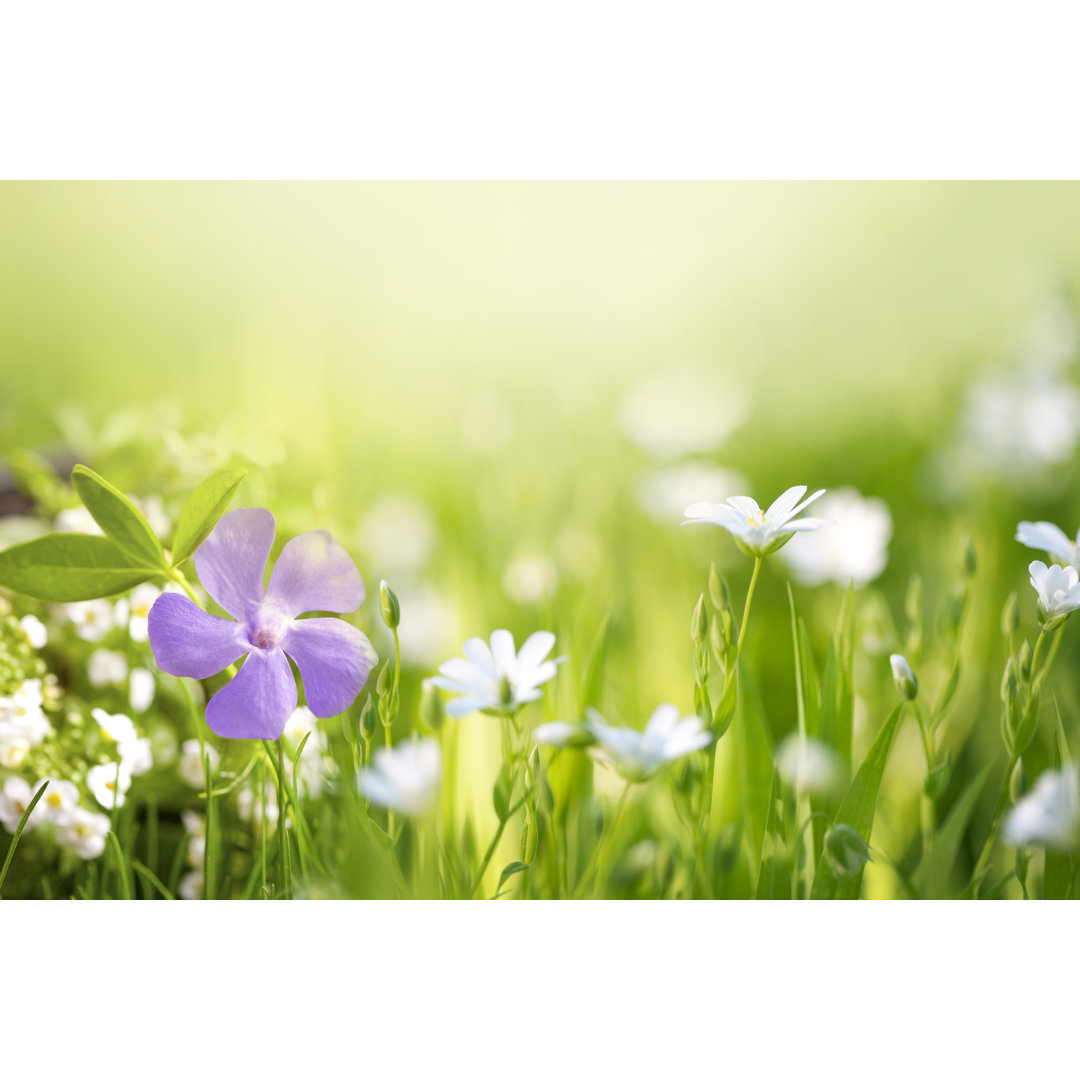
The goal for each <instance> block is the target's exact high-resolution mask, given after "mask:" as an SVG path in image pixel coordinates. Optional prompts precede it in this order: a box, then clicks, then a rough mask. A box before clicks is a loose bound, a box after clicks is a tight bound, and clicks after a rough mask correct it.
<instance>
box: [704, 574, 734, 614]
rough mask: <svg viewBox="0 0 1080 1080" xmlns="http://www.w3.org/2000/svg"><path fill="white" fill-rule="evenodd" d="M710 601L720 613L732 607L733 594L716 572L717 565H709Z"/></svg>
mask: <svg viewBox="0 0 1080 1080" xmlns="http://www.w3.org/2000/svg"><path fill="white" fill-rule="evenodd" d="M709 599H710V600H711V601H712V606H713V607H714V608H715V609H716V610H717V611H718V612H719V611H727V610H728V609H729V608H730V607H731V593H729V592H728V587H727V582H726V581H725V580H724V579H723V578H722V577H721V576H720V575H719V574H718V573H717V572H716V563H710V564H709Z"/></svg>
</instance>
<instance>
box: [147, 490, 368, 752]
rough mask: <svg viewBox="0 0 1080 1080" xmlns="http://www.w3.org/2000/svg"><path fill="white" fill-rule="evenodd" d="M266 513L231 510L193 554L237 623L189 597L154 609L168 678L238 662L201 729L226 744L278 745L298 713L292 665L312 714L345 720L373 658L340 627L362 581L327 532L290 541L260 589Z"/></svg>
mask: <svg viewBox="0 0 1080 1080" xmlns="http://www.w3.org/2000/svg"><path fill="white" fill-rule="evenodd" d="M274 528H275V524H274V516H273V514H271V513H270V511H269V510H261V509H259V510H233V511H231V512H230V513H228V514H226V515H225V516H224V517H223V518H222V519H221V520H220V521H219V522H218V524H217V527H216V528H215V529H214V531H213V533H211V535H210V537H209V539H208V540H207V541H206V542H205V543H204V544H203V545H202V546H201V547H200V548H199V549H198V551H196V552H195V569H196V571H197V572H198V575H199V580H200V581H201V582H202V584H203V587H204V588H205V589H206V591H207V592H208V593H209V594H210V595H211V596H212V597H213V598H214V600H216V601H217V603H218V604H220V605H221V607H222V608H224V609H225V611H226V612H228V613H229V614H230V615H231V616H232V617H233V619H235V620H236V621H235V622H233V621H231V620H229V619H221V618H218V617H217V616H214V615H209V614H207V613H206V612H205V611H203V610H202V609H201V608H200V607H198V606H197V605H196V604H194V603H192V602H191V601H190V600H189V599H188V598H187V597H185V596H181V595H179V594H177V593H168V592H167V593H163V594H162V595H161V596H160V597H158V599H157V600H156V601H155V603H154V606H153V608H152V609H151V611H150V646H151V648H152V649H153V650H154V657H155V659H156V660H157V663H158V667H160V668H161V669H162V670H163V671H167V672H168V673H169V674H170V675H181V676H186V677H188V678H193V679H205V678H209V676H211V675H214V674H216V673H217V672H219V671H221V670H222V668H226V667H228V666H229V665H230V664H233V663H235V662H236V661H237V660H239V659H241V657H244V658H245V659H244V664H243V667H241V669H240V671H239V673H238V674H237V675H236V676H235V677H234V678H233V679H232V680H231V681H230V682H228V683H226V685H225V686H224V687H222V689H221V690H219V691H218V692H217V693H216V694H215V695H214V696H213V697H212V698H211V699H210V702H209V704H208V705H207V706H206V722H207V723H208V724H209V725H210V729H211V730H212V731H214V732H215V733H216V734H218V735H221V736H223V737H224V738H228V739H276V738H277V737H278V736H279V735H280V734H281V732H282V730H283V729H284V727H285V723H286V721H287V720H288V719H289V716H290V715H291V713H292V711H293V709H295V708H296V698H297V691H296V681H295V679H294V678H293V673H292V669H291V668H290V666H289V660H290V659H291V660H292V661H293V662H294V663H295V664H296V666H297V667H298V668H299V670H300V676H301V678H302V679H303V683H304V690H305V694H306V697H307V705H308V708H310V709H311V711H312V712H313V713H314V714H315V715H316V716H324V717H325V716H336V715H337V714H338V713H341V712H344V711H345V710H346V709H347V708H348V707H349V706H350V705H351V704H352V702H353V700H354V699H355V697H356V695H357V694H358V693H359V692H360V690H361V688H362V687H363V685H364V683H365V682H366V681H367V677H368V674H369V672H370V671H371V669H372V668H373V667H374V666H375V663H376V660H377V659H378V658H377V657H376V655H375V650H374V649H373V648H372V647H371V643H370V642H369V641H368V639H367V638H366V637H365V636H364V635H363V634H362V633H361V632H360V631H359V630H357V629H356V628H355V627H354V626H350V625H349V624H348V623H346V622H343V621H342V620H341V619H328V618H313V619H298V618H297V616H298V615H300V614H302V613H304V612H307V611H334V612H339V613H340V612H347V611H354V610H355V609H356V608H358V607H359V606H360V604H361V602H362V601H363V599H364V583H363V581H362V580H361V578H360V574H359V572H358V571H357V569H356V566H355V565H354V564H353V561H352V559H351V558H350V557H349V555H348V554H347V552H346V551H345V549H344V548H343V547H342V546H341V545H340V544H339V543H338V542H337V541H336V540H334V539H333V537H331V536H330V534H329V533H328V532H326V531H324V530H317V531H314V532H307V533H303V534H301V535H300V536H296V537H294V538H293V539H292V540H290V541H289V542H288V543H287V544H286V545H285V547H284V548H283V549H282V552H281V555H280V557H279V558H278V560H277V563H276V565H275V566H274V570H273V573H272V574H271V575H270V584H269V585H268V586H267V587H266V588H265V589H264V588H263V576H264V572H265V566H266V559H267V556H268V555H269V554H270V548H271V546H272V544H273V542H274Z"/></svg>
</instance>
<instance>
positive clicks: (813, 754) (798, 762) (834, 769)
mask: <svg viewBox="0 0 1080 1080" xmlns="http://www.w3.org/2000/svg"><path fill="white" fill-rule="evenodd" d="M776 771H777V772H778V773H779V774H780V777H781V779H783V780H784V782H785V783H787V784H788V786H789V787H792V788H794V789H795V790H796V791H805V792H810V793H812V794H815V795H816V794H824V793H826V792H828V791H832V790H833V789H834V788H835V787H836V785H837V784H838V783H839V782H840V778H841V776H842V775H843V766H842V765H841V763H840V758H839V756H838V755H837V754H836V753H835V752H834V751H833V750H832V749H831V748H830V747H828V746H826V745H825V744H824V743H823V742H821V741H820V740H819V739H811V738H807V737H804V736H802V735H789V736H788V737H787V738H786V739H784V741H783V742H782V743H781V744H780V746H779V748H778V749H777V751H776Z"/></svg>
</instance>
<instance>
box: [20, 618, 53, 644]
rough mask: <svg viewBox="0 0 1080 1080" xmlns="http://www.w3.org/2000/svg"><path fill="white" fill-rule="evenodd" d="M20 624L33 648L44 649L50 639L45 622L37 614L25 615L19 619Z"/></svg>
mask: <svg viewBox="0 0 1080 1080" xmlns="http://www.w3.org/2000/svg"><path fill="white" fill-rule="evenodd" d="M19 626H20V628H21V629H22V632H23V633H24V634H25V635H26V640H27V641H29V642H30V646H31V648H34V649H43V648H44V647H45V645H46V644H47V643H48V640H49V633H48V631H47V630H46V629H45V624H44V623H43V622H42V621H41V620H40V619H39V618H38V617H37V616H36V615H24V616H23V617H22V618H21V619H20V620H19Z"/></svg>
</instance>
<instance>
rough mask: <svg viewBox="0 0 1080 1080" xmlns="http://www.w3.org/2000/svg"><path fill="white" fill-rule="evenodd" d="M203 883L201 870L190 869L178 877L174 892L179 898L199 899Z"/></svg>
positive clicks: (204, 882)
mask: <svg viewBox="0 0 1080 1080" xmlns="http://www.w3.org/2000/svg"><path fill="white" fill-rule="evenodd" d="M205 885H206V879H205V878H204V877H203V872H202V870H201V869H199V870H190V871H189V872H188V873H186V874H185V875H184V876H183V877H182V878H181V879H180V881H179V883H178V884H177V886H176V893H177V895H178V896H179V897H180V899H181V900H201V899H202V898H203V889H204V887H205Z"/></svg>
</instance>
